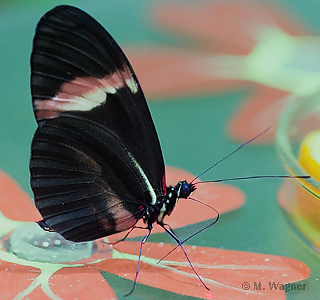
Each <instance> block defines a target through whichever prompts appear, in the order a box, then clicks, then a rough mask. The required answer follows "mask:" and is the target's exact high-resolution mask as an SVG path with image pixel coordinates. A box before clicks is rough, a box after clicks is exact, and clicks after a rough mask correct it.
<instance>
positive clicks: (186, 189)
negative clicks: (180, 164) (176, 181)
mask: <svg viewBox="0 0 320 300" xmlns="http://www.w3.org/2000/svg"><path fill="white" fill-rule="evenodd" d="M180 184H181V187H180V191H179V198H184V199H187V198H188V197H189V196H190V194H191V193H192V192H193V191H194V190H195V187H194V185H193V184H190V183H188V182H187V181H180Z"/></svg>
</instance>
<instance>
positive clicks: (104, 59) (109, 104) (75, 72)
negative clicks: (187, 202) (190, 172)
mask: <svg viewBox="0 0 320 300" xmlns="http://www.w3.org/2000/svg"><path fill="white" fill-rule="evenodd" d="M31 92H32V101H33V108H34V113H35V117H36V119H37V121H38V123H39V124H40V125H41V124H42V123H44V122H45V121H47V120H49V119H54V118H59V117H61V116H63V115H66V114H68V115H72V116H75V117H81V118H82V119H84V120H85V119H88V120H90V121H94V122H97V123H98V124H100V125H101V126H102V127H104V128H106V130H109V131H113V132H115V133H116V135H117V136H118V137H119V139H120V140H121V141H122V142H123V143H124V144H125V145H126V147H127V148H128V149H130V151H131V153H132V155H133V156H134V158H135V159H136V161H137V162H138V163H139V165H140V166H141V168H142V169H143V170H144V172H145V174H146V176H147V177H148V179H149V180H150V182H151V184H152V186H153V188H154V189H155V191H156V192H157V194H163V193H164V192H165V188H164V163H163V157H162V153H161V149H160V144H159V140H158V136H157V133H156V130H155V127H154V124H153V121H152V119H151V115H150V112H149V109H148V106H147V103H146V101H145V97H144V95H143V92H142V90H141V88H140V85H139V83H138V80H137V78H136V76H135V74H134V72H133V70H132V67H131V66H130V63H129V62H128V60H127V58H126V57H125V55H124V53H123V52H122V50H121V49H120V47H119V46H118V45H117V43H116V42H115V41H114V39H113V38H112V37H111V36H110V34H109V33H108V32H107V31H106V30H105V29H104V28H103V27H102V26H101V25H100V24H99V23H97V22H96V21H95V20H94V19H93V18H92V17H90V16H89V15H88V14H86V13H85V12H83V11H81V10H80V9H77V8H75V7H71V6H65V5H64V6H58V7H56V8H54V9H52V10H51V11H49V12H48V13H46V14H45V15H44V16H43V18H42V19H41V20H40V22H39V24H38V26H37V28H36V34H35V38H34V42H33V51H32V55H31Z"/></svg>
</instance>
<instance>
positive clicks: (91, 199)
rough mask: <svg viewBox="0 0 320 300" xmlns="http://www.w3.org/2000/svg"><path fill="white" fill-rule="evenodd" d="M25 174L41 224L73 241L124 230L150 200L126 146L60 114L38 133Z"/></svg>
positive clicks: (109, 134) (92, 125) (96, 127)
mask: <svg viewBox="0 0 320 300" xmlns="http://www.w3.org/2000/svg"><path fill="white" fill-rule="evenodd" d="M30 172H31V187H32V189H33V191H34V195H35V204H36V207H37V208H38V210H39V211H40V213H41V215H42V216H43V218H44V222H45V223H46V224H47V225H48V227H50V228H51V229H52V230H54V231H56V232H58V233H60V234H61V235H62V236H64V237H65V238H66V239H69V240H72V241H77V242H79V241H85V240H93V239H96V238H100V237H103V236H107V235H110V234H113V233H116V232H120V231H123V230H126V229H129V228H131V227H132V226H134V224H135V223H136V222H137V221H138V220H139V219H140V218H141V217H142V215H143V213H144V212H145V211H144V209H145V207H146V206H147V203H146V202H150V201H152V199H150V197H151V196H150V186H148V183H146V182H145V180H144V178H143V176H144V174H142V173H141V170H140V169H139V168H138V167H137V163H136V161H134V159H133V158H132V156H131V154H130V152H129V151H128V149H127V148H126V146H125V145H123V144H122V142H121V141H120V140H119V138H118V137H117V136H116V135H114V134H113V133H112V132H109V131H106V130H105V128H104V127H102V126H99V125H97V124H96V123H95V122H90V121H88V120H86V119H82V118H75V117H66V116H65V117H62V116H61V117H59V118H55V119H52V120H49V121H47V122H46V123H45V124H44V125H43V126H41V127H40V128H39V129H38V130H37V132H36V134H35V136H34V139H33V142H32V152H31V162H30ZM145 199H147V200H145Z"/></svg>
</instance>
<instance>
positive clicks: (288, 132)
mask: <svg viewBox="0 0 320 300" xmlns="http://www.w3.org/2000/svg"><path fill="white" fill-rule="evenodd" d="M289 98H290V99H288V104H287V107H286V109H285V110H284V112H283V113H282V115H281V117H280V120H279V124H278V128H277V132H276V146H277V150H278V153H279V156H280V158H281V160H282V162H283V164H284V166H285V168H286V169H287V170H288V171H289V173H290V174H291V175H307V173H306V171H305V170H304V168H303V167H302V166H301V165H300V163H299V157H298V155H299V154H298V153H299V148H300V145H301V142H302V140H303V139H304V138H305V137H306V135H307V134H308V133H310V132H312V131H314V130H319V129H320V93H319V94H315V95H313V96H312V97H308V98H298V97H295V96H291V97H289ZM318 174H320V169H319V170H318ZM310 175H312V174H310ZM314 176H315V175H314ZM315 177H318V176H315ZM278 199H279V203H280V205H281V207H282V208H283V209H284V211H285V212H286V214H287V216H288V217H289V218H288V219H289V220H290V222H291V224H292V225H293V226H294V228H295V229H296V230H297V232H298V233H299V236H300V237H302V238H303V240H304V241H305V242H306V243H307V245H308V246H310V247H311V248H313V249H314V250H316V251H317V252H320V182H319V181H318V180H316V179H315V178H314V177H311V178H310V179H308V180H303V179H296V180H292V181H291V180H286V181H284V183H283V185H282V186H281V188H280V190H279V193H278Z"/></svg>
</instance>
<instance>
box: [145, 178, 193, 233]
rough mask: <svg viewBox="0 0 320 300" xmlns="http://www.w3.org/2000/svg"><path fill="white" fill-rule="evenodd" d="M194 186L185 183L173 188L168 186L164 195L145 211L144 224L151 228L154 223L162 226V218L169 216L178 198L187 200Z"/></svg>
mask: <svg viewBox="0 0 320 300" xmlns="http://www.w3.org/2000/svg"><path fill="white" fill-rule="evenodd" d="M195 189H196V188H195V186H194V184H192V183H188V182H187V181H185V180H184V181H179V182H178V183H177V185H175V186H168V187H167V191H166V195H164V196H162V197H161V198H159V199H158V200H157V202H156V203H155V204H154V205H153V206H151V207H149V209H147V211H146V214H145V217H144V222H145V223H146V224H147V225H148V226H149V227H152V224H153V223H154V222H157V223H158V224H163V221H164V218H165V217H166V216H170V214H171V213H172V211H173V209H174V207H175V205H176V203H177V201H178V199H179V198H183V199H187V198H188V197H189V196H190V194H191V193H192V192H193V191H194V190H195Z"/></svg>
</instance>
